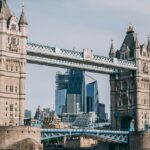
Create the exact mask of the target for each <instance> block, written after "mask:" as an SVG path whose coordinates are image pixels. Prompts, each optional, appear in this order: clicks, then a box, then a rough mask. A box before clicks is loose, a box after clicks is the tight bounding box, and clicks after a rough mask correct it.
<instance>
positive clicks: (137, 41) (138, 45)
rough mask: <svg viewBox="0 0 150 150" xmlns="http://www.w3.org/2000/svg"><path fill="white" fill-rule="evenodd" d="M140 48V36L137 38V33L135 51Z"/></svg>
mask: <svg viewBox="0 0 150 150" xmlns="http://www.w3.org/2000/svg"><path fill="white" fill-rule="evenodd" d="M139 48H140V43H139V40H138V36H137V33H136V38H135V49H139Z"/></svg>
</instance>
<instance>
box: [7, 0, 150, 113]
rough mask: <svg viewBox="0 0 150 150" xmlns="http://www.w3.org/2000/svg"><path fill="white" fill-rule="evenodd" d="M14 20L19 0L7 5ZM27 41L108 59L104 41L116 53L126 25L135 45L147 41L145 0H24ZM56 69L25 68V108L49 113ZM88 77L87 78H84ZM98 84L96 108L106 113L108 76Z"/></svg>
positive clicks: (148, 28) (10, 0)
mask: <svg viewBox="0 0 150 150" xmlns="http://www.w3.org/2000/svg"><path fill="white" fill-rule="evenodd" d="M7 1H8V4H9V6H10V8H11V11H12V12H13V13H14V14H15V15H17V16H18V17H19V15H20V12H21V5H22V3H23V2H22V1H23V0H7ZM24 4H25V10H26V15H27V19H28V22H29V41H30V42H36V43H40V44H48V45H50V46H54V47H59V48H66V49H72V48H73V47H75V48H76V50H79V51H82V49H83V48H91V49H92V50H94V53H96V54H99V55H104V56H108V53H109V47H110V40H111V39H113V40H114V42H115V46H116V48H118V49H119V48H120V46H121V43H122V41H123V39H124V36H125V33H126V28H127V26H128V25H129V24H132V25H133V26H134V27H135V30H136V31H137V33H138V36H139V39H140V42H141V43H142V42H146V43H147V37H148V35H150V20H149V18H150V9H149V8H150V1H149V0H138V1H137V0H24ZM59 70H62V69H59V68H53V67H43V66H37V65H30V64H28V65H27V80H26V108H28V109H31V110H35V108H36V107H37V106H38V105H41V106H42V107H51V108H54V104H55V74H56V71H59ZM90 74H91V73H90ZM92 76H93V77H94V78H96V79H97V80H98V83H99V85H98V86H99V95H100V102H103V103H105V104H106V108H107V111H108V110H109V107H110V96H109V94H110V91H109V76H107V75H105V76H104V75H100V74H92Z"/></svg>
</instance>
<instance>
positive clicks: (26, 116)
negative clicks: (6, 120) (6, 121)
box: [25, 109, 31, 118]
mask: <svg viewBox="0 0 150 150" xmlns="http://www.w3.org/2000/svg"><path fill="white" fill-rule="evenodd" d="M25 118H31V110H28V109H26V110H25Z"/></svg>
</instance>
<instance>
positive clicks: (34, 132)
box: [0, 126, 42, 150]
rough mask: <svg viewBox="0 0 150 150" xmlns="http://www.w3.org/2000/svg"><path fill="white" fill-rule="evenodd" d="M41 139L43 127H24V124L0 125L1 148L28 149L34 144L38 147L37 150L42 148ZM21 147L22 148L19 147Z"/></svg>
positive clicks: (12, 149) (11, 149)
mask: <svg viewBox="0 0 150 150" xmlns="http://www.w3.org/2000/svg"><path fill="white" fill-rule="evenodd" d="M40 139H41V129H39V128H36V127H23V126H22V127H21V126H20V127H18V126H17V127H14V126H4V127H2V126H1V127H0V149H2V150H3V149H4V150H5V149H7V150H8V149H10V150H24V149H27V148H28V147H29V146H30V145H31V146H32V147H34V146H35V147H37V149H36V150H42V145H41V144H40V142H41V141H40ZM27 144H28V145H27ZM24 145H26V146H24ZM19 147H21V148H20V149H19ZM32 147H31V148H32ZM15 148H16V149H15ZM30 150H35V149H30Z"/></svg>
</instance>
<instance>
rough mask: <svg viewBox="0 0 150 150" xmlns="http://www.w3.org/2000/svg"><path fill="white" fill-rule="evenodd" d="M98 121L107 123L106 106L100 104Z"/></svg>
mask: <svg viewBox="0 0 150 150" xmlns="http://www.w3.org/2000/svg"><path fill="white" fill-rule="evenodd" d="M97 119H98V121H99V122H105V121H107V118H106V113H105V104H102V103H99V104H98V112H97Z"/></svg>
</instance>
